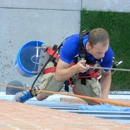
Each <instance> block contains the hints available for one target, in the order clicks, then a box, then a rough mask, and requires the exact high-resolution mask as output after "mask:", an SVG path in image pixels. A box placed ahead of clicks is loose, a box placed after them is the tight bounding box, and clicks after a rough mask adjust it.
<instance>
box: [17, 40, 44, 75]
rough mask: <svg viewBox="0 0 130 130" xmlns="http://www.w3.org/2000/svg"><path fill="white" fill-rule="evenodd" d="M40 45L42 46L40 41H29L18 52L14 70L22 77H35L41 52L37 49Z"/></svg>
mask: <svg viewBox="0 0 130 130" xmlns="http://www.w3.org/2000/svg"><path fill="white" fill-rule="evenodd" d="M42 44H44V43H43V42H42V41H29V42H27V43H25V44H24V45H23V46H22V47H21V48H20V50H19V51H18V54H17V57H16V61H15V68H16V69H17V71H18V72H19V73H20V74H21V75H22V76H25V77H33V76H35V75H36V72H37V71H38V65H39V59H40V51H41V49H37V48H38V47H41V46H42ZM36 47H37V48H36Z"/></svg>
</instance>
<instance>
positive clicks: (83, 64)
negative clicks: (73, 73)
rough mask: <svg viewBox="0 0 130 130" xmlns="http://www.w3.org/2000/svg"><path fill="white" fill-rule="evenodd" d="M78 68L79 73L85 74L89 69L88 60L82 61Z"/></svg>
mask: <svg viewBox="0 0 130 130" xmlns="http://www.w3.org/2000/svg"><path fill="white" fill-rule="evenodd" d="M76 68H77V71H78V72H79V73H84V72H86V71H87V70H88V69H89V65H87V64H86V60H80V61H79V62H78V63H77V64H76Z"/></svg>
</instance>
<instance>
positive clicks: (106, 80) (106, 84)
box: [100, 70, 111, 99]
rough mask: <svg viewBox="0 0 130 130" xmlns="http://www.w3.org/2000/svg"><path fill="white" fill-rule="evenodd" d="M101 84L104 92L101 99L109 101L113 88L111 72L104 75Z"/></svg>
mask: <svg viewBox="0 0 130 130" xmlns="http://www.w3.org/2000/svg"><path fill="white" fill-rule="evenodd" d="M100 83H101V90H102V95H101V98H103V99H108V94H109V90H110V86H111V70H109V71H108V72H103V73H102V78H101V80H100Z"/></svg>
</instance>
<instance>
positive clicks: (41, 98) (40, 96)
mask: <svg viewBox="0 0 130 130" xmlns="http://www.w3.org/2000/svg"><path fill="white" fill-rule="evenodd" d="M46 98H48V96H45V95H43V94H42V93H39V94H37V96H36V99H37V100H38V101H42V100H45V99H46Z"/></svg>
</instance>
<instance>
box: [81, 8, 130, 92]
mask: <svg viewBox="0 0 130 130" xmlns="http://www.w3.org/2000/svg"><path fill="white" fill-rule="evenodd" d="M80 25H81V27H80V30H84V29H88V30H91V29H93V28H98V27H101V28H104V29H106V30H107V31H108V33H109V35H110V46H111V47H112V49H113V51H114V53H115V58H116V60H117V61H120V60H122V61H123V63H122V64H121V65H120V66H119V68H125V69H130V13H125V12H122V13H121V12H111V11H108V12H103V11H87V10H85V9H83V10H82V11H81V24H80ZM111 90H122V91H123V90H130V72H123V71H117V72H116V73H114V74H113V75H112V87H111Z"/></svg>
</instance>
